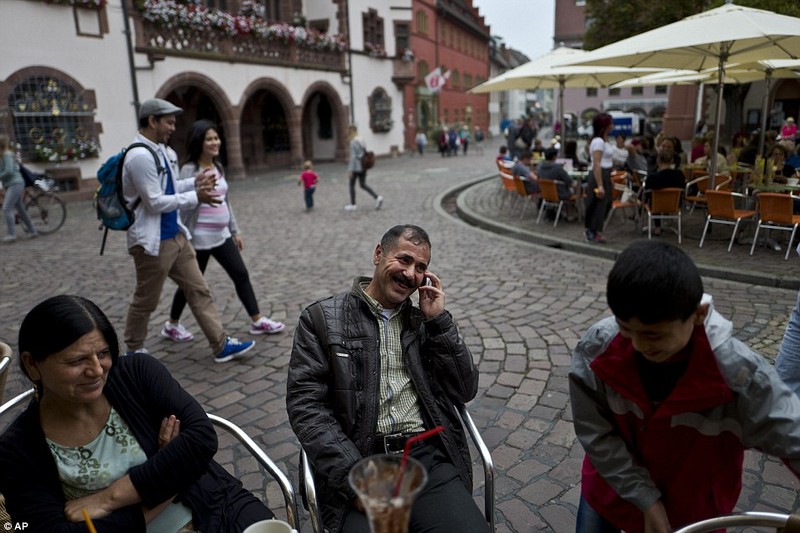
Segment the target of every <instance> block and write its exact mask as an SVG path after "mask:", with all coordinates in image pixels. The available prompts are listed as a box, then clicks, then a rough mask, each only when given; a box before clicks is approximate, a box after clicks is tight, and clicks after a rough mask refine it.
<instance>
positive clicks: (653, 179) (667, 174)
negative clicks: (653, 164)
mask: <svg viewBox="0 0 800 533" xmlns="http://www.w3.org/2000/svg"><path fill="white" fill-rule="evenodd" d="M657 168H658V170H657V171H656V172H655V173H654V174H650V175H648V176H647V180H646V181H645V182H644V190H645V202H648V203H649V202H650V193H649V191H652V190H655V189H667V188H670V187H675V188H678V189H683V187H684V185H685V184H686V179H685V178H684V176H683V172H682V171H681V170H680V169H679V168H675V160H674V156H673V154H672V153H670V151H669V150H662V151H661V153H659V154H658V167H657ZM653 222H654V224H655V228H654V229H653V235H661V220H659V219H655V220H654V221H653Z"/></svg>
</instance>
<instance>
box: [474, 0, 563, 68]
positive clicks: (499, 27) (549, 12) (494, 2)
mask: <svg viewBox="0 0 800 533" xmlns="http://www.w3.org/2000/svg"><path fill="white" fill-rule="evenodd" d="M472 5H474V6H475V7H477V8H478V10H479V11H480V14H481V15H483V17H484V20H485V21H486V23H487V24H488V25H489V26H490V27H491V32H492V35H498V36H500V37H502V38H503V40H504V41H505V43H506V46H509V47H511V48H515V49H517V50H519V51H520V52H522V53H524V54H525V55H527V56H528V57H529V58H530V59H535V58H537V57H538V56H540V55H542V54H545V53H547V52H549V51H550V50H551V49H552V48H553V30H554V29H555V22H554V19H555V10H556V8H555V0H473V2H472Z"/></svg>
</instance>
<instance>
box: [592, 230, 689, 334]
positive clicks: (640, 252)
mask: <svg viewBox="0 0 800 533" xmlns="http://www.w3.org/2000/svg"><path fill="white" fill-rule="evenodd" d="M702 297H703V280H702V279H701V278H700V272H698V270H697V267H696V266H695V264H694V262H693V261H692V259H691V257H689V256H688V255H687V254H686V252H684V251H683V250H681V249H680V248H678V247H676V246H673V245H671V244H667V243H665V242H662V241H652V240H639V241H635V242H634V243H633V244H631V245H630V246H628V247H627V248H625V250H623V252H622V253H621V254H620V255H619V257H618V258H617V261H616V262H615V263H614V266H613V267H612V268H611V272H610V273H609V274H608V284H607V285H606V299H607V300H608V306H609V307H610V308H611V311H612V312H613V313H614V316H616V317H617V318H618V319H621V320H625V321H628V320H630V319H632V318H636V319H638V320H639V321H641V322H642V323H643V324H655V323H657V322H663V321H665V320H670V321H671V320H682V321H683V320H686V319H688V318H689V317H690V316H691V315H692V313H694V312H695V311H696V310H697V306H698V305H700V300H701V298H702Z"/></svg>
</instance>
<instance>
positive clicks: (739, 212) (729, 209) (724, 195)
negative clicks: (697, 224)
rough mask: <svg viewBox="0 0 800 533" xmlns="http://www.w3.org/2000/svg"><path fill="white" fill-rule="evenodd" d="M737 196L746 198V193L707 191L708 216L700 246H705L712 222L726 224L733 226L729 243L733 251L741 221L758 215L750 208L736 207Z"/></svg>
mask: <svg viewBox="0 0 800 533" xmlns="http://www.w3.org/2000/svg"><path fill="white" fill-rule="evenodd" d="M737 197H738V198H744V195H742V194H739V193H735V192H730V191H706V203H707V204H708V216H707V217H706V225H705V227H704V228H703V236H702V237H700V246H699V247H700V248H702V247H703V242H704V241H705V239H706V232H708V228H709V226H710V225H711V224H725V225H728V226H733V233H732V234H731V240H730V242H729V243H728V251H729V252H730V251H731V247H732V246H733V241H734V240H735V239H736V232H737V231H738V230H739V223H740V222H742V221H743V220H745V221H752V220H753V217H755V215H756V212H755V211H753V210H750V209H736V206H735V204H734V200H735V198H737Z"/></svg>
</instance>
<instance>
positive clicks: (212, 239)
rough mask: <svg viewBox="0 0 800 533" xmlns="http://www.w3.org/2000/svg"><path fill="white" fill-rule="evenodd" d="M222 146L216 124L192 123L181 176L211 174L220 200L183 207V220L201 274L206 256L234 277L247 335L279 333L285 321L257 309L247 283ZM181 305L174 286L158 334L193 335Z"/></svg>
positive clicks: (184, 338)
mask: <svg viewBox="0 0 800 533" xmlns="http://www.w3.org/2000/svg"><path fill="white" fill-rule="evenodd" d="M221 147H222V141H221V140H220V138H219V133H218V131H217V126H216V124H214V123H213V122H211V121H209V120H198V121H197V122H195V123H194V124H192V128H191V129H190V130H189V138H188V139H187V142H186V152H187V154H188V157H187V161H186V163H185V164H184V165H183V166H182V167H181V174H180V178H179V181H183V180H191V179H193V178H194V176H195V175H196V174H197V173H198V172H207V173H209V174H210V175H212V176H213V177H214V182H215V183H216V185H215V186H214V188H213V191H212V194H213V195H214V196H215V197H216V198H218V199H219V200H221V203H219V204H217V205H209V204H197V205H195V206H194V207H193V208H189V209H183V210H181V221H182V222H183V223H184V224H185V225H186V227H187V228H188V229H189V232H190V233H191V234H192V245H193V246H194V249H195V253H196V255H197V264H198V265H199V267H200V272H203V273H205V271H206V267H207V266H208V260H209V259H210V258H211V257H213V258H214V259H216V260H217V263H219V265H220V266H221V267H222V268H223V270H225V272H226V273H227V274H228V276H229V277H230V278H231V280H232V281H233V286H234V287H235V288H236V295H237V296H238V297H239V300H240V301H241V302H242V305H244V308H245V310H246V311H247V314H248V315H249V317H250V324H249V325H250V334H251V335H262V334H265V333H266V334H272V333H280V332H281V331H283V330H284V329H285V327H286V326H284V324H283V323H281V322H276V321H274V320H270V319H269V318H268V317H266V316H264V315H263V314H262V313H261V311H260V310H259V307H258V301H257V300H256V295H255V293H254V292H253V285H252V284H251V283H250V274H249V273H248V271H247V266H246V265H245V264H244V260H243V259H242V254H241V253H240V252H241V250H243V249H244V241H243V240H242V234H241V233H240V232H239V226H238V225H237V224H236V217H235V216H234V214H233V208H231V204H230V201H229V200H228V182H227V181H226V180H225V171H224V169H223V168H222V165H221V164H220V162H219V153H220V149H221ZM185 307H186V294H185V293H184V292H183V289H181V288H180V287H178V289H177V290H176V291H175V295H174V296H173V297H172V307H171V309H170V313H169V321H167V323H166V324H164V328H163V329H162V330H161V336H162V337H167V338H168V339H172V340H173V341H175V342H188V341H191V340H192V339H193V338H194V335H192V334H191V333H190V332H189V331H187V330H186V328H184V327H183V325H181V323H180V318H181V314H182V313H183V310H184V308H185Z"/></svg>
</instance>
